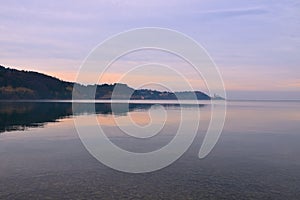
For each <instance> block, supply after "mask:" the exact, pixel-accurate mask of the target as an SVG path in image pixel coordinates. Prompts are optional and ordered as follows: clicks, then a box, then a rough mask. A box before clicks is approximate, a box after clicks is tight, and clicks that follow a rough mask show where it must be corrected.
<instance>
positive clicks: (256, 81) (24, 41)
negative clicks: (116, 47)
mask: <svg viewBox="0 0 300 200" xmlns="http://www.w3.org/2000/svg"><path fill="white" fill-rule="evenodd" d="M0 9H1V13H0V44H1V49H0V58H1V60H0V65H4V66H7V67H12V68H17V69H24V70H34V71H39V72H42V73H47V74H50V75H53V76H56V77H58V78H60V79H64V80H68V81H74V80H76V74H77V72H78V70H79V68H80V65H81V64H82V62H83V60H84V59H85V58H86V57H87V55H88V54H89V53H90V52H91V50H92V49H93V48H95V47H96V46H97V45H98V44H99V43H101V42H103V41H104V40H105V39H107V38H109V37H111V36H112V35H115V34H118V33H120V32H123V31H126V30H129V29H134V28H142V27H162V28H168V29H173V30H176V31H179V32H181V33H183V34H186V35H188V36H189V37H191V38H193V39H194V40H195V41H197V42H198V43H199V44H201V45H202V46H203V47H204V48H205V49H206V51H207V52H208V53H209V55H210V56H211V58H212V59H213V60H214V62H215V63H216V65H217V66H218V68H219V70H220V72H221V75H222V78H223V80H224V83H225V88H226V92H227V97H228V98H229V99H300V54H299V53H300V12H299V10H300V2H299V1H297V0H286V1H282V0H252V1H241V0H190V1H189V0H187V1H181V0H169V1H161V0H151V1H144V0H139V1H134V0H132V1H126V0H123V1H121V0H110V1H109V0H102V1H96V0H92V1H90V0H87V1H76V0H61V1H40V0H27V1H26V0H22V1H21V0H20V1H15V0H11V1H2V2H1V4H0ZM155 59H157V61H159V62H161V61H162V60H163V61H167V63H169V65H170V66H174V68H177V69H180V70H182V71H184V72H186V73H187V74H190V75H187V76H188V79H190V80H191V81H192V82H193V84H195V85H198V86H199V89H200V90H203V91H205V88H204V87H205V85H203V84H202V82H203V81H201V80H195V78H193V72H192V70H190V67H189V66H187V65H186V64H184V63H182V61H180V60H178V58H172V56H171V55H165V54H164V53H157V52H156V53H153V52H140V53H137V54H136V56H134V55H133V56H128V57H127V58H121V59H120V60H119V61H118V63H116V64H115V65H114V67H113V70H112V71H111V73H110V74H106V77H104V78H103V79H102V81H103V82H108V83H113V82H115V81H117V80H118V77H120V75H121V74H122V73H123V72H124V69H129V68H126V67H125V66H128V65H130V64H132V63H134V64H137V63H140V62H141V63H143V62H146V61H149V60H151V61H155ZM146 71H147V70H145V74H147V75H148V74H149V73H148V72H147V73H146ZM145 74H140V75H141V76H140V79H138V78H133V79H127V81H128V82H126V83H127V84H129V85H130V86H132V87H138V86H139V84H141V81H142V80H144V79H147V77H148V79H149V81H151V80H152V81H154V82H155V81H159V79H162V78H163V77H161V78H159V76H158V74H159V72H157V71H155V70H154V71H153V70H152V73H150V74H151V76H145ZM143 75H144V76H143ZM141 77H142V78H141ZM164 78H165V79H167V78H166V77H164ZM167 80H168V79H167ZM150 87H151V86H150ZM174 87H175V88H176V89H177V90H184V88H181V87H180V84H177V85H174Z"/></svg>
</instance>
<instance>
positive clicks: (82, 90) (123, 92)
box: [0, 65, 211, 100]
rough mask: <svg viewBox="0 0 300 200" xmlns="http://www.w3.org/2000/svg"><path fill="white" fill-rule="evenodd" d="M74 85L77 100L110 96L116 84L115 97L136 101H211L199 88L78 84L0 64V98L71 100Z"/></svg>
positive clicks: (109, 97) (107, 97)
mask: <svg viewBox="0 0 300 200" xmlns="http://www.w3.org/2000/svg"><path fill="white" fill-rule="evenodd" d="M75 85H76V87H75V88H76V90H75V94H76V99H91V96H90V95H89V94H90V93H91V92H93V91H95V92H94V93H93V94H95V95H94V96H93V97H92V98H93V99H99V100H100V99H111V98H112V94H113V91H114V89H115V87H118V90H117V91H118V92H117V93H116V95H114V96H113V97H114V99H128V94H131V96H130V97H129V98H130V99H134V100H139V99H145V100H177V98H180V99H186V100H190V99H194V98H195V96H196V98H197V99H198V100H210V99H211V97H210V96H208V95H207V94H205V93H203V92H201V91H194V92H193V91H184V92H175V93H173V92H168V91H157V90H148V89H140V90H135V89H133V88H131V87H129V86H127V85H126V84H122V83H115V84H111V85H109V84H102V85H87V86H86V85H81V84H78V83H73V82H67V81H63V80H60V79H58V78H55V77H52V76H49V75H46V74H42V73H38V72H33V71H24V70H16V69H11V68H5V67H3V66H1V65H0V99H1V100H37V99H49V100H71V99H72V94H73V93H72V92H73V88H74V86H75Z"/></svg>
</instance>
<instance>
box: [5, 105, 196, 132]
mask: <svg viewBox="0 0 300 200" xmlns="http://www.w3.org/2000/svg"><path fill="white" fill-rule="evenodd" d="M111 105H112V104H110V103H97V104H90V103H76V104H74V105H73V108H74V111H75V115H81V114H94V113H96V114H114V115H126V114H127V113H128V112H130V111H133V110H148V109H150V107H151V106H152V105H153V104H129V106H128V104H122V103H117V104H116V103H115V104H113V109H112V106H111ZM162 106H164V107H166V108H168V107H174V106H175V107H178V106H179V105H176V104H165V105H162ZM190 106H197V105H190ZM71 115H73V112H72V103H68V102H1V103H0V133H1V132H4V131H13V130H26V129H27V128H29V127H42V126H43V125H44V124H45V123H47V122H56V121H57V120H58V119H62V118H65V117H68V116H71Z"/></svg>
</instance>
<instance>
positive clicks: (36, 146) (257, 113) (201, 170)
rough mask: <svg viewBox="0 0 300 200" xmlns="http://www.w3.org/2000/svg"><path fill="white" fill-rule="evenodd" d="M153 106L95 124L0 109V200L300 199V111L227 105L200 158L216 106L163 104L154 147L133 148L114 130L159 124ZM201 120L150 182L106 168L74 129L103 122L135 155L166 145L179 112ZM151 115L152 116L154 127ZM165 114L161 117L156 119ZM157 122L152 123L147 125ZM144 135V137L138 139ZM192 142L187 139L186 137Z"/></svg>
mask: <svg viewBox="0 0 300 200" xmlns="http://www.w3.org/2000/svg"><path fill="white" fill-rule="evenodd" d="M154 103H155V102H147V103H143V102H135V103H134V104H130V106H129V109H126V108H123V107H122V104H120V105H121V106H119V107H118V108H119V109H117V110H115V111H114V112H112V110H111V107H110V104H108V103H105V102H98V103H97V104H96V106H95V111H96V114H95V113H93V112H92V110H89V109H85V108H86V107H85V106H82V105H84V103H83V102H82V104H81V106H82V110H81V112H79V113H77V114H76V115H75V116H74V115H73V114H72V104H71V103H69V102H14V103H12V102H2V103H0V199H299V196H300V173H299V170H300V156H299V155H300V133H299V130H300V112H299V111H300V102H271V101H264V102H250V101H249V102H246V101H244V102H228V107H227V117H226V122H225V127H224V130H223V132H222V135H221V137H220V139H219V141H218V143H217V145H216V146H215V148H214V149H213V151H212V152H211V153H210V154H209V155H208V156H207V157H206V158H204V159H199V158H198V152H199V148H200V146H201V144H202V141H203V136H204V134H205V132H206V129H207V126H208V123H209V120H210V109H211V105H210V104H209V102H203V103H201V104H199V105H198V104H196V105H195V104H194V105H191V104H186V105H185V106H183V107H180V106H178V105H176V104H174V102H164V104H162V106H163V108H164V109H165V110H166V113H167V116H168V118H167V120H166V124H165V127H164V128H163V129H162V131H161V132H160V133H159V134H158V135H156V136H154V137H151V138H147V139H135V138H132V137H129V136H128V135H125V134H124V133H123V132H122V131H121V130H120V129H119V127H117V126H116V123H115V121H114V117H116V118H117V119H118V120H119V121H120V122H121V125H120V126H126V123H127V120H128V118H130V119H132V120H133V121H134V122H135V123H136V124H138V125H140V126H145V125H147V124H148V123H150V122H152V123H159V120H158V121H156V120H155V119H159V117H160V110H159V109H161V107H159V106H156V105H153V104H154ZM195 106H196V107H197V108H199V109H200V113H201V118H200V119H195V118H186V119H185V123H191V122H193V121H194V120H199V121H200V127H199V130H198V134H197V136H196V139H195V140H194V142H193V144H192V146H191V147H190V148H189V149H188V151H187V152H186V153H185V154H184V155H183V156H182V157H181V158H180V159H178V160H177V161H176V162H174V163H173V164H172V165H170V166H168V167H166V168H164V169H162V170H159V171H155V172H151V173H146V174H128V173H123V172H119V171H115V170H113V169H110V168H108V167H107V166H105V165H103V164H101V163H100V162H98V161H97V160H96V159H94V158H93V157H92V156H91V155H90V154H89V153H88V151H87V150H86V149H85V147H84V146H83V144H82V143H81V141H80V139H79V136H78V134H77V132H76V129H75V125H74V119H75V118H77V119H80V120H81V121H83V122H86V123H84V125H85V126H87V127H88V126H90V124H89V121H90V119H91V117H95V116H96V117H97V119H98V122H99V124H100V125H101V126H102V127H103V128H104V129H105V130H106V133H107V135H108V137H109V138H110V139H111V141H113V142H114V143H115V144H117V145H118V146H120V147H122V148H124V149H126V150H129V151H134V152H148V151H153V150H156V149H159V148H160V147H162V146H164V145H166V144H168V143H169V142H170V140H171V139H172V138H173V137H174V134H175V132H176V130H177V128H178V125H179V122H180V120H181V118H180V113H181V109H185V110H186V111H187V112H191V113H192V112H196V110H197V109H195ZM149 110H152V114H153V115H152V117H153V116H157V118H152V119H150V117H151V116H150V115H149ZM158 111H159V112H158ZM151 120H152V121H151ZM140 134H141V135H142V134H143V133H140ZM186 134H189V133H186Z"/></svg>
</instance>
